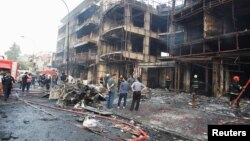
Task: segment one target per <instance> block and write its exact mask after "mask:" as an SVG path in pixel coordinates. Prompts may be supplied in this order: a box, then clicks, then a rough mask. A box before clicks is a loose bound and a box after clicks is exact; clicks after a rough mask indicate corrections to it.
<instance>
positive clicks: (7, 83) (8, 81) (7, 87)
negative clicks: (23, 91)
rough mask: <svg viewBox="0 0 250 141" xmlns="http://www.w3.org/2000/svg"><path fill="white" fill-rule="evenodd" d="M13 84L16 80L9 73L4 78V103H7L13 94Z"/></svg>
mask: <svg viewBox="0 0 250 141" xmlns="http://www.w3.org/2000/svg"><path fill="white" fill-rule="evenodd" d="M13 83H15V79H14V78H13V77H12V76H11V75H10V73H7V74H6V75H4V77H3V78H2V84H3V90H4V101H7V99H8V98H9V96H10V94H11V89H12V87H13Z"/></svg>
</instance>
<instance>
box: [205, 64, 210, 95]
mask: <svg viewBox="0 0 250 141" xmlns="http://www.w3.org/2000/svg"><path fill="white" fill-rule="evenodd" d="M206 66H207V67H206V69H205V92H206V93H207V92H208V86H209V84H208V82H209V81H208V64H207V65H206Z"/></svg>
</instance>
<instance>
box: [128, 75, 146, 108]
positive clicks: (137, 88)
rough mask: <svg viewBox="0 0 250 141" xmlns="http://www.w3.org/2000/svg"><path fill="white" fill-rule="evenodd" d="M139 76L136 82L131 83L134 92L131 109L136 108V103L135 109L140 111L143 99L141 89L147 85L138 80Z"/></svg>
mask: <svg viewBox="0 0 250 141" xmlns="http://www.w3.org/2000/svg"><path fill="white" fill-rule="evenodd" d="M138 79H139V78H137V79H136V80H135V82H134V83H133V84H132V85H131V89H132V92H133V99H132V103H131V107H130V111H133V110H134V105H135V103H136V105H135V110H136V111H138V110H139V106H140V100H141V91H142V90H143V89H144V88H146V86H145V85H144V84H142V83H141V82H139V80H138Z"/></svg>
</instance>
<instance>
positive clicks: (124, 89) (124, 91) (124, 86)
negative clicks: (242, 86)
mask: <svg viewBox="0 0 250 141" xmlns="http://www.w3.org/2000/svg"><path fill="white" fill-rule="evenodd" d="M128 90H129V83H128V82H127V77H123V82H121V84H120V95H119V100H118V107H117V108H118V109H119V108H120V104H121V100H122V98H123V99H124V102H123V109H124V108H125V107H126V101H127V95H128Z"/></svg>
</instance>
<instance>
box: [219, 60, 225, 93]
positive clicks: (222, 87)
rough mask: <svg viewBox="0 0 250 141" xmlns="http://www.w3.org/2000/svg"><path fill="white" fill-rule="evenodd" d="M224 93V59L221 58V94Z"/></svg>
mask: <svg viewBox="0 0 250 141" xmlns="http://www.w3.org/2000/svg"><path fill="white" fill-rule="evenodd" d="M223 93H224V66H223V60H220V93H219V96H222V95H223Z"/></svg>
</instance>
